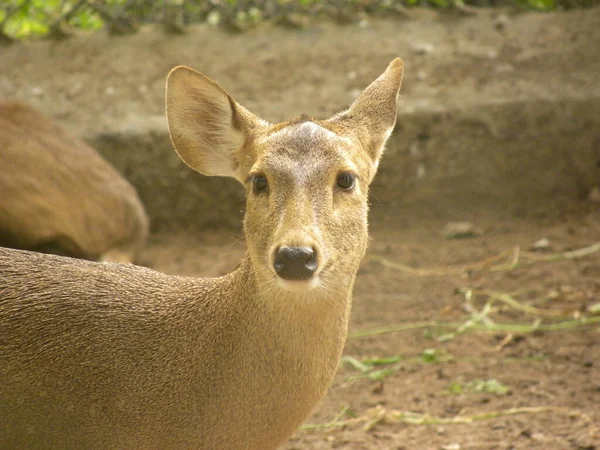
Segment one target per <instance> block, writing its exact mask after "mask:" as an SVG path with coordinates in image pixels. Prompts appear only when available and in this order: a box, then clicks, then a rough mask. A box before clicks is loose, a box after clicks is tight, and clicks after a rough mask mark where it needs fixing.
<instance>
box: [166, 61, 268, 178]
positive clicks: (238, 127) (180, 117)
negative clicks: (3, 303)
mask: <svg viewBox="0 0 600 450" xmlns="http://www.w3.org/2000/svg"><path fill="white" fill-rule="evenodd" d="M166 110H167V122H168V124H169V134H170V136H171V142H172V143H173V147H174V148H175V151H176V152H177V154H178V155H179V157H180V158H181V159H182V160H183V162H185V163H186V164H187V165H188V166H190V167H191V168H192V169H194V170H197V171H198V172H200V173H203V174H204V175H220V176H229V177H234V178H237V179H238V180H240V181H242V179H241V178H242V175H241V174H240V161H241V158H242V154H241V153H242V151H243V148H244V144H245V142H246V139H247V137H248V135H249V133H250V132H251V130H252V129H253V128H255V127H256V126H257V125H259V124H260V122H261V121H260V119H258V118H257V117H256V116H254V115H253V114H252V113H250V112H249V111H247V110H246V109H245V108H244V107H243V106H241V105H239V104H238V103H236V102H235V100H233V98H232V97H231V96H230V95H229V94H228V93H227V92H226V91H225V90H224V89H223V88H221V86H219V85H218V84H217V83H215V82H214V81H213V80H211V79H210V78H208V77H206V76H205V75H203V74H201V73H200V72H197V71H195V70H193V69H190V68H189V67H184V66H178V67H175V68H174V69H173V70H171V72H169V75H168V77H167V88H166Z"/></svg>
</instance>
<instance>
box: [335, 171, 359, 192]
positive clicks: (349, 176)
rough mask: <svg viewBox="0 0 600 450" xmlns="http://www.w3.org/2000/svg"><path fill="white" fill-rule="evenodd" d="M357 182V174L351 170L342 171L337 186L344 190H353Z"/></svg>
mask: <svg viewBox="0 0 600 450" xmlns="http://www.w3.org/2000/svg"><path fill="white" fill-rule="evenodd" d="M355 184H356V176H355V175H354V174H353V173H350V172H342V173H340V174H339V175H338V177H337V186H338V187H339V188H340V189H343V190H344V191H349V190H351V189H352V188H353V187H354V185H355Z"/></svg>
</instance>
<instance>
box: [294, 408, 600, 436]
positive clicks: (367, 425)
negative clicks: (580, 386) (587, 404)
mask: <svg viewBox="0 0 600 450" xmlns="http://www.w3.org/2000/svg"><path fill="white" fill-rule="evenodd" d="M543 413H552V414H562V415H565V416H567V417H569V418H572V419H573V418H578V419H581V420H583V421H585V422H590V421H591V419H590V417H589V416H587V415H586V414H584V413H583V412H581V411H578V410H573V409H569V408H565V407H560V406H524V407H519V408H508V409H504V410H499V411H487V412H481V413H477V414H472V415H468V416H466V415H460V416H454V417H439V416H434V415H431V414H421V413H415V412H412V411H396V410H391V411H388V410H386V409H385V408H383V407H382V406H381V405H378V406H376V407H374V408H371V409H368V410H367V411H365V413H364V414H363V415H362V416H359V417H355V418H351V419H347V420H334V421H332V422H328V423H325V424H305V425H303V426H302V428H301V429H302V430H305V431H312V430H326V429H332V428H342V427H352V426H356V425H359V424H364V426H363V428H364V429H366V430H369V429H371V428H372V427H373V426H374V425H376V424H378V423H382V422H385V423H399V422H400V423H405V424H409V425H457V424H471V423H474V422H479V421H483V420H493V419H498V418H501V417H506V416H515V415H521V414H543ZM337 418H339V415H338V416H337V417H336V419H337Z"/></svg>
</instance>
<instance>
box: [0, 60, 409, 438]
mask: <svg viewBox="0 0 600 450" xmlns="http://www.w3.org/2000/svg"><path fill="white" fill-rule="evenodd" d="M402 73H403V63H402V61H401V60H400V59H396V60H394V61H392V62H391V63H390V65H389V66H388V68H387V70H386V71H385V72H384V73H383V74H382V75H381V76H380V77H379V78H378V79H377V80H375V81H374V82H373V83H372V84H371V85H370V86H369V87H367V88H366V89H365V90H364V91H363V92H362V93H361V94H360V96H359V97H358V98H357V100H356V101H355V102H354V103H353V104H352V106H351V107H350V108H349V109H348V110H347V111H344V112H342V113H340V114H337V115H336V116H334V117H332V118H331V119H328V120H318V119H313V118H309V117H306V116H302V117H299V118H296V119H293V120H290V121H287V122H283V123H277V124H270V123H267V122H265V121H264V120H261V119H259V118H258V117H256V116H255V115H253V114H252V113H250V112H249V111H248V110H246V109H245V108H244V107H242V106H241V105H239V104H238V103H236V102H235V101H234V100H233V98H232V97H231V96H230V95H229V94H227V92H225V91H224V90H223V89H222V88H221V87H220V86H219V85H217V84H216V83H215V82H214V81H212V80H210V79H209V78H207V77H206V76H204V75H202V74H200V73H198V72H196V71H194V70H192V69H189V68H187V67H176V68H175V69H173V70H172V71H171V72H170V74H169V77H168V79H167V102H166V103H167V118H168V122H169V130H170V133H171V139H172V142H173V145H174V147H175V149H176V151H177V153H178V154H179V156H180V157H181V158H182V159H183V161H185V162H186V163H187V164H188V165H189V166H190V167H192V168H193V169H195V170H197V171H199V172H201V173H203V174H205V175H219V176H230V177H234V178H235V179H237V180H239V181H240V183H242V184H243V185H244V187H245V189H246V195H247V200H246V202H247V204H246V215H245V219H244V230H245V235H246V241H247V253H246V256H245V257H244V259H243V260H242V262H241V264H240V265H239V267H238V268H237V269H236V270H235V271H234V272H233V273H231V274H229V275H226V276H223V277H220V278H211V279H207V278H204V279H198V278H186V277H177V276H167V275H163V274H160V273H158V272H155V271H152V270H149V269H145V268H141V267H136V266H132V265H123V264H98V263H92V262H87V261H82V260H73V259H69V258H63V257H57V256H50V255H42V254H36V253H30V252H24V251H18V250H2V249H0V280H1V281H0V380H1V382H0V399H1V401H0V430H1V432H0V447H2V448H18V449H25V448H31V449H39V448H46V449H48V448H55V449H59V448H60V449H64V448H80V449H84V448H94V449H115V448H119V449H151V448H156V449H179V448H181V449H190V448H196V449H198V448H200V449H236V450H239V449H255V450H268V449H274V448H276V447H277V446H279V445H281V444H282V443H284V442H285V441H286V439H288V438H289V437H290V436H291V435H292V434H293V432H294V431H295V430H296V428H297V427H298V426H299V425H300V424H301V423H302V421H303V420H305V419H306V418H307V416H308V415H309V414H310V412H311V411H312V409H313V408H314V406H315V405H316V404H317V403H318V402H319V401H320V400H321V398H322V397H323V396H324V395H325V393H326V391H327V389H328V388H329V386H330V384H331V382H332V380H333V378H334V376H335V373H336V370H337V367H338V364H339V362H340V358H341V355H342V350H343V348H344V343H345V340H346V334H347V329H348V321H349V315H350V309H351V299H352V288H353V284H354V279H355V276H356V272H357V270H358V266H359V264H360V261H361V259H362V257H363V256H364V253H365V251H366V248H367V242H368V232H367V210H368V206H367V197H368V190H369V185H370V183H371V181H372V180H373V177H374V176H375V173H376V171H377V166H378V163H379V159H380V157H381V155H382V152H383V149H384V144H385V142H386V140H387V139H388V137H389V136H390V134H391V132H392V129H393V128H394V125H395V121H396V101H397V96H398V91H399V89H400V84H401V80H402Z"/></svg>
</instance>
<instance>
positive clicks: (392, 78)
mask: <svg viewBox="0 0 600 450" xmlns="http://www.w3.org/2000/svg"><path fill="white" fill-rule="evenodd" d="M403 73H404V63H403V62H402V60H401V59H400V58H396V59H394V60H393V61H392V62H391V63H390V64H389V65H388V67H387V69H386V70H385V72H384V73H382V74H381V75H380V76H379V78H377V79H376V80H375V81H373V82H372V83H371V84H370V85H369V86H368V87H367V88H366V89H365V90H364V91H362V92H361V94H360V95H359V96H358V98H357V99H356V101H355V102H354V103H353V104H352V106H350V108H349V109H348V110H347V111H344V112H342V113H340V114H338V115H337V116H334V117H333V118H332V119H330V121H331V122H334V123H338V124H343V125H345V126H346V127H348V129H350V130H352V131H353V132H354V134H355V136H356V138H357V139H358V140H359V141H360V143H361V145H362V147H363V149H364V150H365V151H366V152H367V154H368V155H369V156H370V158H371V160H372V161H373V163H374V164H375V165H376V166H377V164H378V161H379V158H380V157H381V154H382V153H383V149H384V146H385V142H386V141H387V139H388V138H389V137H390V134H391V133H392V130H393V128H394V125H395V124H396V102H397V99H398V93H399V91H400V86H401V84H402V75H403Z"/></svg>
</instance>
